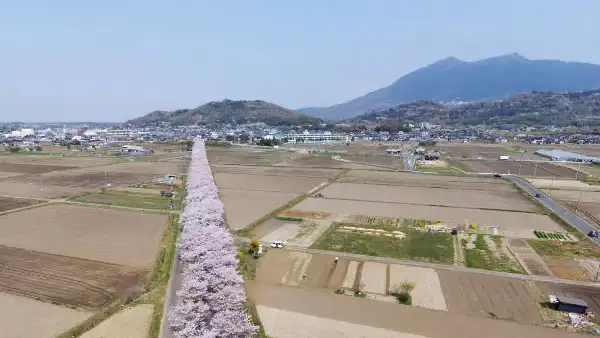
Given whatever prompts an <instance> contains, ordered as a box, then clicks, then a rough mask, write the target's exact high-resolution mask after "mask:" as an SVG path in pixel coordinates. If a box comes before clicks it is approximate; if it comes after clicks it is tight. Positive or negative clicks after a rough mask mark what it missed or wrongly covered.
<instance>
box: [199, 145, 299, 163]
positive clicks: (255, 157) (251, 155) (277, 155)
mask: <svg viewBox="0 0 600 338" xmlns="http://www.w3.org/2000/svg"><path fill="white" fill-rule="evenodd" d="M206 155H207V156H208V161H209V162H210V164H211V165H215V164H239V165H273V164H276V163H279V162H283V161H286V160H289V159H293V158H296V157H298V156H299V155H298V154H296V153H294V152H291V151H288V150H283V149H259V148H249V147H243V148H237V147H231V148H224V147H223V148H222V147H206Z"/></svg>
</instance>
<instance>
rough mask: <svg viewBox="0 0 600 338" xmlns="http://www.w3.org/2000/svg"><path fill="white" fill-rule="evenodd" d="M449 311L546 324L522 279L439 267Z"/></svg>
mask: <svg viewBox="0 0 600 338" xmlns="http://www.w3.org/2000/svg"><path fill="white" fill-rule="evenodd" d="M438 275H439V278H440V283H441V285H442V290H443V292H444V296H445V297H446V303H447V304H448V311H449V312H454V313H461V314H466V315H471V316H483V317H488V318H499V319H507V320H513V321H516V322H519V323H527V324H538V325H539V324H542V318H541V316H540V314H539V311H538V309H537V308H536V305H535V300H534V299H533V298H532V297H530V296H529V294H528V292H527V290H526V289H525V287H524V286H523V284H522V282H521V281H520V280H519V279H514V278H505V277H498V276H486V275H480V274H469V273H466V272H457V271H444V270H439V271H438Z"/></svg>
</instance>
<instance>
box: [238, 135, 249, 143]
mask: <svg viewBox="0 0 600 338" xmlns="http://www.w3.org/2000/svg"><path fill="white" fill-rule="evenodd" d="M248 141H250V135H248V134H242V135H240V142H241V143H248Z"/></svg>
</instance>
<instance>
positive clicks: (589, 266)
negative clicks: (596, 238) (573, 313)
mask: <svg viewBox="0 0 600 338" xmlns="http://www.w3.org/2000/svg"><path fill="white" fill-rule="evenodd" d="M527 243H528V244H529V245H530V246H531V247H532V248H533V249H534V250H535V251H536V252H537V253H538V254H539V255H540V256H541V257H542V259H543V260H544V262H545V264H547V267H548V270H550V271H551V272H552V274H553V275H555V276H557V277H560V278H564V279H572V280H580V281H594V280H595V278H596V274H597V271H598V263H599V261H598V258H600V248H598V246H596V245H595V244H592V243H591V242H588V241H579V242H559V241H547V240H528V241H527Z"/></svg>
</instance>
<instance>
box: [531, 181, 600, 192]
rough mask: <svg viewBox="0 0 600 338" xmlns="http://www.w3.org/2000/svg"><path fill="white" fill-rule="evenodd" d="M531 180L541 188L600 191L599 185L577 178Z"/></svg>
mask: <svg viewBox="0 0 600 338" xmlns="http://www.w3.org/2000/svg"><path fill="white" fill-rule="evenodd" d="M528 181H529V182H531V184H533V185H534V186H535V187H537V188H540V189H564V190H577V191H580V190H583V191H600V186H599V185H591V184H587V183H584V182H581V181H576V180H552V179H546V178H535V179H529V180H528Z"/></svg>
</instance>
